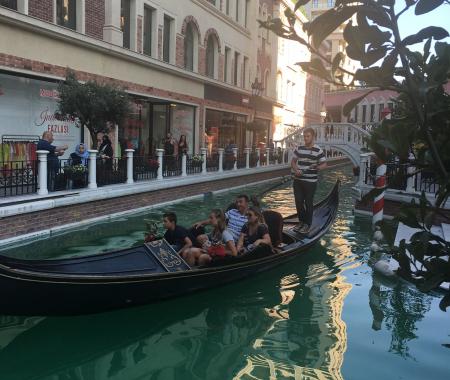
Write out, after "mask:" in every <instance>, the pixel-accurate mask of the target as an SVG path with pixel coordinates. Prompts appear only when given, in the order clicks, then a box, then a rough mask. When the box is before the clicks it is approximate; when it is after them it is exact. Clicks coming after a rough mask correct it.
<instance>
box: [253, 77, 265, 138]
mask: <svg viewBox="0 0 450 380" xmlns="http://www.w3.org/2000/svg"><path fill="white" fill-rule="evenodd" d="M250 87H251V89H252V97H251V103H250V104H251V106H252V108H253V120H252V122H253V126H254V127H255V126H256V124H255V122H256V100H257V99H258V98H259V97H260V96H261V94H262V92H263V91H264V86H263V83H262V82H260V81H259V80H258V77H255V80H254V81H253V83H252V84H251V85H250ZM255 131H256V128H253V141H254V144H253V145H256V141H255ZM268 140H269V136H267V142H268Z"/></svg>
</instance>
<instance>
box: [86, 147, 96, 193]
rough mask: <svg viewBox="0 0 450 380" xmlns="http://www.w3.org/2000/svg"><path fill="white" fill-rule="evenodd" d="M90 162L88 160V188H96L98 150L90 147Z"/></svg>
mask: <svg viewBox="0 0 450 380" xmlns="http://www.w3.org/2000/svg"><path fill="white" fill-rule="evenodd" d="M88 153H89V162H88V172H89V179H88V189H96V188H97V153H98V150H95V149H89V150H88Z"/></svg>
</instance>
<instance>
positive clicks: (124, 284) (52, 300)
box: [0, 181, 339, 315]
mask: <svg viewBox="0 0 450 380" xmlns="http://www.w3.org/2000/svg"><path fill="white" fill-rule="evenodd" d="M338 203H339V181H338V182H336V184H335V186H334V187H333V189H332V191H331V192H330V193H329V194H328V196H327V197H326V198H325V199H323V200H322V201H320V202H319V203H317V204H316V205H314V215H313V222H312V225H311V228H310V231H309V233H308V235H302V234H299V233H297V232H295V231H294V230H293V227H294V226H295V225H296V223H297V222H298V219H297V216H296V215H291V216H288V217H286V218H284V219H283V221H282V223H283V226H282V240H283V241H282V243H281V244H279V245H278V246H277V247H276V248H275V249H274V250H272V249H268V247H261V248H258V249H255V250H253V251H252V252H250V253H248V254H245V255H242V256H238V257H227V258H226V259H223V260H217V261H213V264H212V265H209V266H206V267H198V268H197V267H193V268H190V267H189V266H188V265H187V264H186V263H185V262H184V261H183V260H182V259H181V258H180V257H179V256H178V255H177V254H176V253H175V252H173V251H171V249H170V247H169V246H168V245H167V243H166V242H165V241H164V240H157V241H154V242H151V243H146V244H144V245H141V246H137V247H132V248H128V249H124V250H120V251H114V252H108V253H102V254H96V255H91V256H84V257H79V258H70V259H57V260H21V259H14V258H10V257H6V256H0V314H7V315H76V314H88V313H97V312H103V311H107V310H112V309H118V308H124V307H130V306H136V305H142V304H147V303H151V302H154V301H158V300H162V299H166V298H170V297H176V296H180V295H183V294H187V293H191V292H194V291H200V290H206V289H211V288H213V287H216V286H219V285H223V284H226V283H230V282H235V281H237V280H240V279H243V278H246V277H249V276H251V275H254V274H257V273H260V272H263V271H266V270H268V269H271V268H274V267H275V266H278V265H280V264H283V263H286V262H288V261H290V260H293V259H295V258H297V257H298V256H299V254H300V253H301V252H304V251H306V250H308V249H309V248H310V247H312V246H313V245H314V244H315V243H316V242H317V241H318V240H319V239H320V238H321V237H322V236H323V235H324V234H325V233H326V232H327V231H328V229H329V228H330V227H331V225H332V224H333V221H334V219H335V217H336V213H337V208H338ZM269 227H270V226H269ZM280 227H281V226H280Z"/></svg>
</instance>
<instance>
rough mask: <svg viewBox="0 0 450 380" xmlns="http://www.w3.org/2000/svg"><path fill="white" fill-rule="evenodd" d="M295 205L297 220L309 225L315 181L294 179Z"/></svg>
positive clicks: (311, 215)
mask: <svg viewBox="0 0 450 380" xmlns="http://www.w3.org/2000/svg"><path fill="white" fill-rule="evenodd" d="M293 182H294V197H295V207H296V208H297V214H298V220H299V221H300V222H303V223H306V224H307V225H308V226H310V225H311V222H312V217H313V211H314V210H313V209H314V204H313V201H314V193H315V191H316V187H317V182H306V181H300V180H298V179H294V181H293Z"/></svg>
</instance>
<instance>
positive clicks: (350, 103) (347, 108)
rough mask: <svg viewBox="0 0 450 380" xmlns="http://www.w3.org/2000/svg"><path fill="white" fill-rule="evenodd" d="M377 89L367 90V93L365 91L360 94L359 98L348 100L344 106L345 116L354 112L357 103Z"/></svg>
mask: <svg viewBox="0 0 450 380" xmlns="http://www.w3.org/2000/svg"><path fill="white" fill-rule="evenodd" d="M374 91H375V90H371V91H367V92H366V93H364V94H363V95H361V96H358V97H357V98H354V99H352V100H350V101H348V102H347V103H346V104H345V105H344V108H343V109H342V113H343V114H344V116H348V115H350V112H352V110H353V109H354V108H355V107H356V105H357V104H358V103H359V102H360V101H361V100H363V99H364V98H365V97H366V96H367V95H369V94H370V93H372V92H374Z"/></svg>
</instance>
